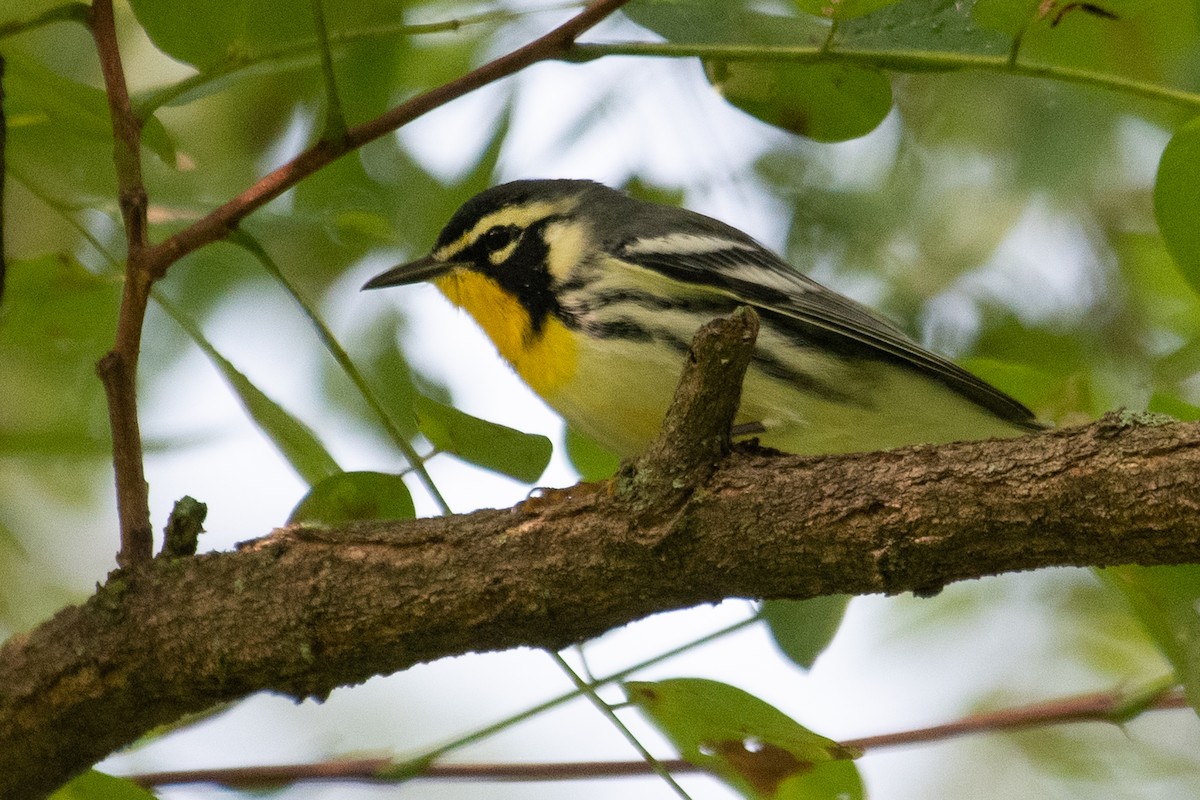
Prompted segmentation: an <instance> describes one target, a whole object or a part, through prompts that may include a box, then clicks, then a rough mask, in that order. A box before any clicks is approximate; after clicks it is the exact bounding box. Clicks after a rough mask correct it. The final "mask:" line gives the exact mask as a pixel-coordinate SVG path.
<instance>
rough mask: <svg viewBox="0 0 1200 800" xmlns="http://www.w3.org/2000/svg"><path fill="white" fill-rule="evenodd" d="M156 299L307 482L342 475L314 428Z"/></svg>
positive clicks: (181, 315)
mask: <svg viewBox="0 0 1200 800" xmlns="http://www.w3.org/2000/svg"><path fill="white" fill-rule="evenodd" d="M154 299H155V300H156V301H157V302H158V304H159V306H161V307H162V309H163V310H164V311H166V312H167V313H168V314H169V315H170V316H171V318H172V319H174V320H175V322H177V323H178V324H179V326H180V327H182V328H183V329H184V330H185V331H187V333H188V335H190V336H191V337H192V340H193V341H195V343H196V344H197V345H198V346H199V347H200V349H201V350H202V351H204V354H205V355H207V356H208V358H209V360H210V361H212V363H213V365H214V366H216V368H217V369H218V370H220V372H221V375H223V376H224V378H225V380H226V381H228V382H229V386H230V388H231V389H233V391H234V394H236V395H237V397H238V399H239V400H240V401H241V403H242V407H243V408H245V409H246V412H247V413H248V414H249V415H250V418H251V419H252V420H253V421H254V423H255V424H256V425H257V426H258V428H259V430H261V431H262V432H263V433H264V434H266V436H267V438H268V439H270V440H271V443H272V444H274V445H275V447H276V448H277V449H278V450H279V452H280V454H282V455H283V457H284V458H285V459H286V460H287V462H288V464H290V465H291V466H292V469H294V470H296V473H297V474H298V475H299V476H300V477H301V478H302V479H303V480H304V482H305V483H307V484H308V485H309V486H315V485H316V484H318V483H320V482H321V481H322V480H323V479H325V478H327V477H329V476H330V475H334V474H336V473H338V472H341V468H340V467H339V466H338V465H337V462H336V461H334V460H333V456H331V455H330V454H329V451H328V450H326V449H325V446H324V445H323V444H321V440H320V439H318V438H317V435H316V434H315V433H313V431H312V429H311V428H309V427H308V426H307V425H305V424H304V423H303V422H301V421H300V420H299V419H297V418H296V417H294V416H292V415H291V413H289V412H288V411H287V410H286V409H285V408H284V407H283V406H281V405H279V404H278V403H276V402H275V401H274V400H272V399H271V398H270V397H268V396H267V394H266V393H265V392H263V391H262V390H261V389H259V388H258V387H257V386H255V385H254V383H253V382H252V381H251V380H250V379H249V378H247V377H246V376H245V375H244V374H243V373H242V372H241V371H240V370H238V368H237V367H235V366H234V365H233V364H232V363H231V362H230V361H229V359H227V358H225V356H223V355H221V354H220V353H219V352H217V349H216V348H215V347H213V345H212V343H211V342H209V341H208V339H207V338H206V337H205V336H204V332H203V331H201V330H200V328H199V326H198V325H196V323H195V322H193V321H192V320H191V319H190V318H189V317H188V316H187V315H186V314H184V313H183V312H182V311H181V310H179V309H178V308H176V307H175V305H174V304H173V303H171V302H170V301H168V300H167V299H166V298H164V297H163V296H162V295H161V293H155V298H154Z"/></svg>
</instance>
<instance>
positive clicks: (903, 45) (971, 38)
mask: <svg viewBox="0 0 1200 800" xmlns="http://www.w3.org/2000/svg"><path fill="white" fill-rule="evenodd" d="M973 5H974V4H973V3H962V2H956V0H900V2H897V3H889V4H888V5H886V6H884V7H883V8H881V9H879V10H878V11H876V12H875V13H873V14H868V15H866V16H860V17H855V18H853V19H846V20H843V21H841V22H840V23H839V24H838V28H837V37H836V39H835V41H834V49H837V48H850V49H858V48H861V49H871V50H880V51H882V52H880V66H884V67H886V65H887V51H888V50H927V51H933V52H936V51H943V52H948V53H959V54H970V53H976V54H981V55H982V54H998V53H1006V52H1008V48H1009V40H1008V37H1006V36H1003V35H1002V34H999V33H997V32H995V31H990V30H985V29H983V28H982V27H981V26H980V25H979V24H978V23H977V22H976V21H975V20H974V19H973V18H972V15H971V8H972V6H973Z"/></svg>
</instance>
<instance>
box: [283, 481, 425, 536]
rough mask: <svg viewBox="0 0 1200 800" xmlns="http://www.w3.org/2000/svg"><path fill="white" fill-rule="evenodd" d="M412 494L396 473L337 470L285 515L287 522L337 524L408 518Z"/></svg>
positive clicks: (411, 504) (413, 512)
mask: <svg viewBox="0 0 1200 800" xmlns="http://www.w3.org/2000/svg"><path fill="white" fill-rule="evenodd" d="M415 516H416V510H415V508H414V507H413V500H412V495H411V494H410V493H409V491H408V487H407V486H406V485H405V484H404V479H403V478H401V477H400V476H399V475H389V474H387V473H383V472H339V473H337V474H335V475H331V476H329V477H328V478H325V479H324V480H322V481H321V482H319V483H318V484H317V485H316V486H314V487H312V489H311V490H309V492H308V494H306V495H305V496H304V499H303V500H301V501H300V502H299V504H297V506H296V507H295V508H294V509H293V510H292V513H291V514H290V515H289V516H288V524H289V525H291V524H295V523H300V522H318V523H323V524H326V525H337V524H339V523H342V522H352V521H355V520H372V519H375V520H383V519H412V518H413V517H415Z"/></svg>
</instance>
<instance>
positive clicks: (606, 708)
mask: <svg viewBox="0 0 1200 800" xmlns="http://www.w3.org/2000/svg"><path fill="white" fill-rule="evenodd" d="M547 653H548V654H549V656H550V658H551V659H553V660H554V663H556V664H558V666H559V668H560V669H561V670H562V671H563V672H564V673H566V675H567V677H568V678H570V679H571V680H572V681H573V682H574V683H575V688H576V689H578V690H579V691H580V692H581V693H582V694H583V695H584V697H586V698H587V699H588V700H590V701H591V703H592V705H594V706H595V707H596V709H597V710H598V711H599V712H600V713H601V714H603V715H604V716H605V717H606V718H608V721H609V722H611V723H612V725H613V727H614V728H616V729H617V730H618V731H619V732H620V733H621V735H622V736H623V737H625V741H627V742H629V744H630V746H631V747H633V749H634V750H637V751H638V754H639V755H641V757H642V761H643V762H645V764H646V766H647V767H648V768H649V769H650V771H651V772H653V773H654V774H656V775H658V777H660V778H662V779H663V780H664V781H665V782H666V784H667V785H668V786H670V787H671V789H672V790H673V791H674V792H675V794H677V795H679V796H680V797H681V798H683V800H691V796H690V795H688V793H687V792H685V791H684V790H683V787H682V786H680V785H679V783H678V782H677V781H676V780H675V778H673V777H671V772H670V770H668V769H667V768H666V767H665V766H664V765H663V763H662V762H661V761H659V760H658V759H657V758H655V757H654V756H653V754H651V752H650V751H649V750H647V749H646V746H645V745H644V744H642V743H641V742H640V741H638V738H637V737H636V736H634V735H633V731H631V730H629V728H628V727H627V726H626V725H625V723H624V722H622V721H621V718H620V717H618V716H617V712H615V711H613V710H612V706H610V705H609V704H608V703H606V702H604V700H602V699H601V697H600V695H598V694H597V693H596V690H595V689H594V688H592V687H591V686H590V685H589V684H588V682H587V681H585V680H584V679H583V678H581V677H580V676H579V674H578V673H576V672H575V670H573V669H571V665H570V664H568V663H567V660H566V659H565V658H563V657H562V655H560V654H559V653H555V652H553V651H547Z"/></svg>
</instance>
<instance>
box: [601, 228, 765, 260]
mask: <svg viewBox="0 0 1200 800" xmlns="http://www.w3.org/2000/svg"><path fill="white" fill-rule="evenodd" d="M758 249H759V247H758V245H755V244H750V243H749V242H739V241H737V240H736V239H726V238H724V237H722V236H707V235H703V234H698V233H668V234H666V235H665V236H654V237H651V238H649V239H636V240H634V241H632V242H630V243H629V244H627V245H625V252H626V253H628V254H630V255H639V254H646V253H661V254H664V255H688V254H692V255H695V254H697V253H719V252H721V251H722V250H758Z"/></svg>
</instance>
